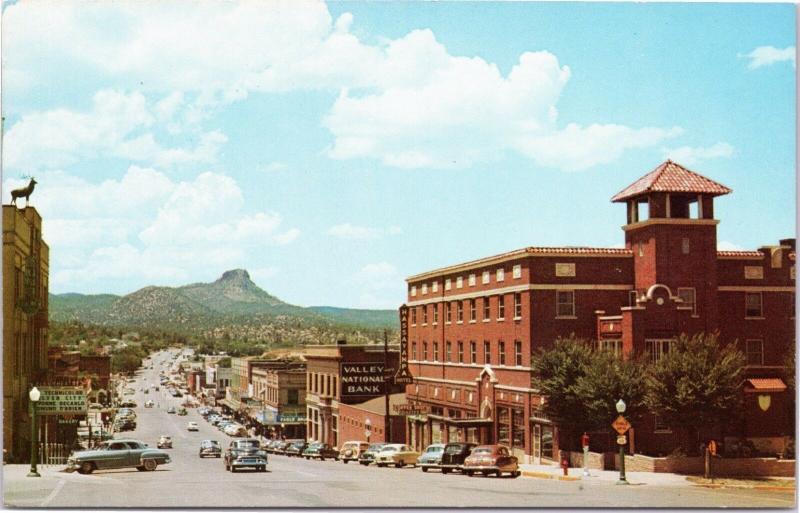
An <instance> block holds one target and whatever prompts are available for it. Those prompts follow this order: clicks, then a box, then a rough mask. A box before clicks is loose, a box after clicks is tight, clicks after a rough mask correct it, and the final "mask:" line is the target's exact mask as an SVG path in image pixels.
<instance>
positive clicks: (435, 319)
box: [433, 303, 439, 324]
mask: <svg viewBox="0 0 800 513" xmlns="http://www.w3.org/2000/svg"><path fill="white" fill-rule="evenodd" d="M438 322H439V303H436V304H434V305H433V323H434V324H436V323H438Z"/></svg>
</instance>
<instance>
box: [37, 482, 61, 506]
mask: <svg viewBox="0 0 800 513" xmlns="http://www.w3.org/2000/svg"><path fill="white" fill-rule="evenodd" d="M65 484H67V482H66V481H65V480H64V479H59V480H58V484H57V485H56V487H55V488H54V489H53V491H52V492H50V495H48V496H47V497H46V498H45V499H44V500H43V501H42V503H41V504H39V507H40V508H46V507H47V505H48V504H50V501H52V500H53V499H55V498H56V495H58V492H60V491H61V489H62V488H64V485H65Z"/></svg>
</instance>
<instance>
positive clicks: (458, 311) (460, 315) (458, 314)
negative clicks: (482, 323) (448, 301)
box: [456, 301, 464, 322]
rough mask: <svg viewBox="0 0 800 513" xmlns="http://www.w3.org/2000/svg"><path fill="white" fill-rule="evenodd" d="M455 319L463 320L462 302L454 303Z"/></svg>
mask: <svg viewBox="0 0 800 513" xmlns="http://www.w3.org/2000/svg"><path fill="white" fill-rule="evenodd" d="M456 321H458V322H464V302H463V301H459V302H458V303H456Z"/></svg>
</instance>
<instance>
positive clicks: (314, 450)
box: [303, 442, 339, 461]
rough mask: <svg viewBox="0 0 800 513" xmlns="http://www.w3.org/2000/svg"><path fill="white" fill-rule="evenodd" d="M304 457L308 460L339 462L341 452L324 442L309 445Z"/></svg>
mask: <svg viewBox="0 0 800 513" xmlns="http://www.w3.org/2000/svg"><path fill="white" fill-rule="evenodd" d="M303 456H304V457H305V458H306V459H307V460H311V459H317V460H320V461H325V459H326V458H327V459H332V460H336V461H338V460H339V451H337V450H336V449H334V448H333V447H331V445H330V444H324V443H322V442H314V443H312V444H309V445H308V447H306V450H305V451H303Z"/></svg>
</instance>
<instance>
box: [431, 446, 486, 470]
mask: <svg viewBox="0 0 800 513" xmlns="http://www.w3.org/2000/svg"><path fill="white" fill-rule="evenodd" d="M476 445H477V444H473V443H467V442H455V443H449V444H447V445H445V446H444V452H443V453H442V462H441V463H440V464H439V466H440V467H441V469H442V474H449V473H450V472H452V471H453V470H458V471H459V472H463V471H464V460H465V459H467V456H469V453H470V452H472V449H474V448H475V446H476Z"/></svg>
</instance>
